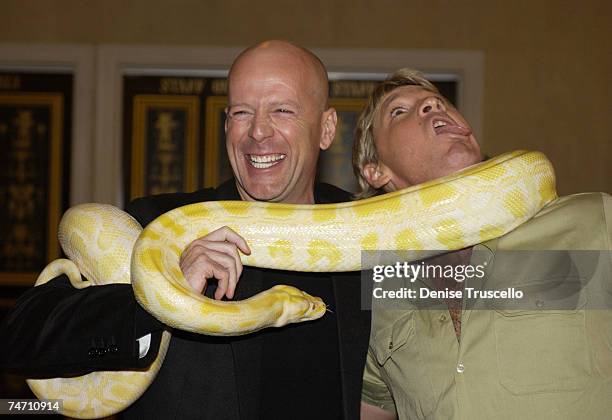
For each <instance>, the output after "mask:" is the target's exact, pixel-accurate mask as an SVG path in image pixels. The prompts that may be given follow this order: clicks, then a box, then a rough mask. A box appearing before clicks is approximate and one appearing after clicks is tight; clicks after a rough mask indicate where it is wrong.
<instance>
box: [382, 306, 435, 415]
mask: <svg viewBox="0 0 612 420" xmlns="http://www.w3.org/2000/svg"><path fill="white" fill-rule="evenodd" d="M402 312H403V313H402V314H401V315H399V316H396V317H393V318H394V319H393V318H387V322H389V324H390V325H388V326H386V327H385V328H381V329H380V330H378V331H377V333H376V334H375V335H373V336H372V350H373V352H374V356H375V357H376V361H377V362H378V364H379V365H380V372H381V375H382V377H383V380H384V382H385V383H386V384H387V387H388V388H389V390H390V391H391V393H392V395H393V400H394V401H395V405H396V408H397V410H398V412H399V413H411V416H410V418H411V419H412V418H418V419H421V418H428V416H429V415H430V414H431V412H432V411H433V409H434V401H433V395H434V392H433V386H432V384H431V382H430V380H429V377H428V375H427V370H426V369H425V366H426V365H425V363H424V362H425V359H424V355H423V354H422V351H421V347H420V346H418V345H416V333H415V311H413V310H410V311H402ZM391 319H393V320H392V321H391ZM391 322H392V323H391ZM425 357H426V356H425Z"/></svg>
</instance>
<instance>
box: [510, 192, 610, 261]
mask: <svg viewBox="0 0 612 420" xmlns="http://www.w3.org/2000/svg"><path fill="white" fill-rule="evenodd" d="M610 232H612V199H611V197H610V195H608V194H606V193H582V194H573V195H569V196H565V197H559V198H557V199H556V200H554V201H552V202H551V203H549V204H547V205H546V206H545V207H544V208H543V209H542V210H541V211H540V212H539V213H538V214H537V215H536V216H535V217H534V218H533V219H531V220H529V221H528V222H526V223H524V224H523V225H521V226H519V227H518V228H517V229H516V230H514V231H512V232H510V233H508V234H506V235H504V236H503V237H502V238H500V243H499V244H500V245H501V246H502V248H504V249H505V248H510V249H549V250H553V249H574V250H579V249H608V248H609V247H610V243H609V242H610V235H611V234H610Z"/></svg>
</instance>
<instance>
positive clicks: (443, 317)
mask: <svg viewBox="0 0 612 420" xmlns="http://www.w3.org/2000/svg"><path fill="white" fill-rule="evenodd" d="M439 320H440V322H444V321H446V315H444V314H442V315H440V318H439Z"/></svg>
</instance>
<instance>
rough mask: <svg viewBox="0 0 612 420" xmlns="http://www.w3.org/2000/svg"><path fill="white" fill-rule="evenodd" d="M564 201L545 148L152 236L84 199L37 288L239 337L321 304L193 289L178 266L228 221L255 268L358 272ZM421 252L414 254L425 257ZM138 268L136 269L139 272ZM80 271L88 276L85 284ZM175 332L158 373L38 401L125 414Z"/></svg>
mask: <svg viewBox="0 0 612 420" xmlns="http://www.w3.org/2000/svg"><path fill="white" fill-rule="evenodd" d="M555 197H556V190H555V177H554V171H553V169H552V166H551V164H550V162H549V161H548V159H547V158H546V157H545V156H544V155H543V154H542V153H539V152H526V151H516V152H511V153H506V154H503V155H500V156H498V157H496V158H493V159H490V160H488V161H486V162H483V163H480V164H478V165H475V166H472V167H469V168H466V169H464V170H463V171H461V172H458V173H456V174H453V175H449V176H447V177H444V178H440V179H438V180H434V181H431V182H427V183H424V184H421V185H417V186H414V187H411V188H408V189H405V190H401V191H396V192H393V193H389V194H385V195H382V196H377V197H373V198H369V199H367V200H362V201H356V202H351V203H340V204H326V205H289V204H269V203H261V202H242V201H237V202H233V201H232V202H230V201H228V202H205V203H196V204H191V205H187V206H184V207H180V208H177V209H174V210H172V211H170V212H168V213H165V214H163V215H162V216H160V217H158V218H157V219H156V220H154V221H153V222H152V223H150V224H149V225H148V226H147V227H146V228H145V229H144V230H142V229H141V227H140V225H139V224H138V223H137V222H136V221H135V220H134V219H132V218H131V216H129V215H127V214H126V213H124V212H122V211H121V210H119V209H117V208H115V207H112V206H108V205H100V204H84V205H80V206H76V207H73V208H71V209H70V210H68V211H67V212H66V214H65V215H64V217H63V218H62V221H61V223H60V228H59V239H60V243H61V245H62V248H63V249H64V251H65V253H66V255H68V257H69V258H70V260H56V261H54V262H52V263H51V264H49V265H48V266H47V267H46V268H45V270H43V272H42V273H41V275H40V276H39V278H38V280H37V282H36V285H39V284H43V283H45V282H47V281H49V280H50V279H51V278H53V277H55V276H57V275H58V274H61V273H66V274H67V275H68V276H69V278H70V281H71V283H72V284H73V286H75V287H77V288H83V287H88V286H89V285H91V284H96V285H100V284H106V283H130V280H131V284H132V287H133V290H134V294H135V296H136V299H137V300H138V302H139V303H140V304H141V305H142V306H143V307H144V308H145V309H146V310H147V311H149V312H150V313H151V314H153V315H154V316H155V317H156V318H158V319H159V320H161V321H162V322H163V323H165V324H166V325H168V326H170V327H173V328H178V329H182V330H186V331H191V332H195V333H200V334H208V335H222V336H229V335H241V334H248V333H251V332H254V331H257V330H260V329H262V328H267V327H271V326H275V327H281V326H283V325H286V324H289V323H293V322H302V321H307V320H312V319H316V318H319V317H321V316H322V315H323V314H324V313H325V308H326V307H325V304H324V303H323V302H322V301H321V300H320V299H319V298H317V297H313V296H309V295H307V294H306V293H304V292H302V291H300V290H298V289H295V288H293V287H290V286H283V285H279V286H275V287H273V288H271V289H269V290H267V291H264V292H262V293H259V294H258V295H256V296H253V297H251V298H249V299H246V300H243V301H215V300H211V299H208V298H206V297H204V296H203V295H201V294H198V293H195V292H194V291H192V290H191V288H190V286H189V285H188V283H187V281H186V280H185V278H184V277H183V274H182V272H181V270H180V268H179V259H180V256H181V253H182V250H183V249H185V247H186V246H187V245H188V244H189V243H191V242H192V241H193V240H195V239H197V238H199V237H202V236H204V235H206V234H208V233H210V232H211V231H213V230H215V229H217V228H219V227H221V226H229V227H230V228H232V229H233V230H235V231H236V232H238V233H239V234H240V235H241V236H243V237H244V238H245V239H246V241H247V243H248V244H249V247H250V248H251V251H252V252H251V255H249V256H245V255H241V259H242V262H243V263H244V264H245V265H251V266H257V267H263V268H276V269H283V270H296V271H324V272H331V271H353V270H360V269H365V268H369V267H361V251H362V250H378V249H380V250H390V249H396V250H414V251H417V250H455V249H461V248H464V247H467V246H471V245H474V244H477V243H480V242H483V241H486V240H489V239H493V238H496V237H499V236H501V235H503V234H505V233H507V232H509V231H510V230H512V229H514V228H516V227H517V226H519V225H521V224H522V223H524V222H525V221H527V220H528V219H530V218H531V217H533V216H534V215H535V214H536V213H537V212H538V211H539V210H540V209H541V208H542V207H543V206H544V205H545V204H546V203H548V202H550V201H551V200H553V199H554V198H555ZM415 255H416V254H415ZM130 261H131V266H130ZM81 274H83V275H84V276H85V278H87V279H89V280H88V281H82V280H81ZM169 341H170V333H169V332H168V331H165V332H164V333H163V337H162V344H161V347H160V351H159V354H158V357H157V359H156V360H155V362H154V363H153V364H152V366H151V367H150V368H149V369H148V370H144V371H129V372H115V371H113V372H93V373H90V374H87V375H84V376H81V377H73V378H54V379H37V380H33V379H29V380H28V384H29V385H30V387H31V388H32V390H33V391H34V393H35V394H36V395H37V396H38V397H39V398H59V399H62V400H63V410H62V413H63V414H65V415H68V416H71V417H78V418H95V417H103V416H108V415H111V414H114V413H116V412H119V411H121V410H123V409H125V408H126V407H128V406H129V405H130V404H131V403H132V402H134V401H135V400H136V399H137V398H138V397H139V396H140V395H141V394H142V393H143V392H144V391H145V390H146V389H147V387H148V386H149V384H150V383H151V382H152V381H153V379H154V378H155V375H156V374H157V372H158V370H159V368H160V367H161V364H162V361H163V358H164V356H165V353H166V350H167V348H168V344H169Z"/></svg>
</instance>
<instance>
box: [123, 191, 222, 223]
mask: <svg viewBox="0 0 612 420" xmlns="http://www.w3.org/2000/svg"><path fill="white" fill-rule="evenodd" d="M216 198H217V192H216V190H215V189H214V188H204V189H201V190H197V191H193V192H187V193H185V192H179V193H165V194H156V195H150V196H146V197H140V198H136V199H134V200H132V201H131V202H130V203H129V204H128V205H127V206H126V211H127V212H128V213H130V214H131V215H132V216H134V217H135V218H136V220H138V221H139V222H140V224H141V225H142V226H146V225H147V224H149V223H150V222H151V221H153V220H154V219H155V218H156V217H158V216H160V215H162V214H164V213H166V212H168V211H170V210H172V209H175V208H177V207H181V206H186V205H187V204H192V203H198V202H201V201H212V200H216Z"/></svg>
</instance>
